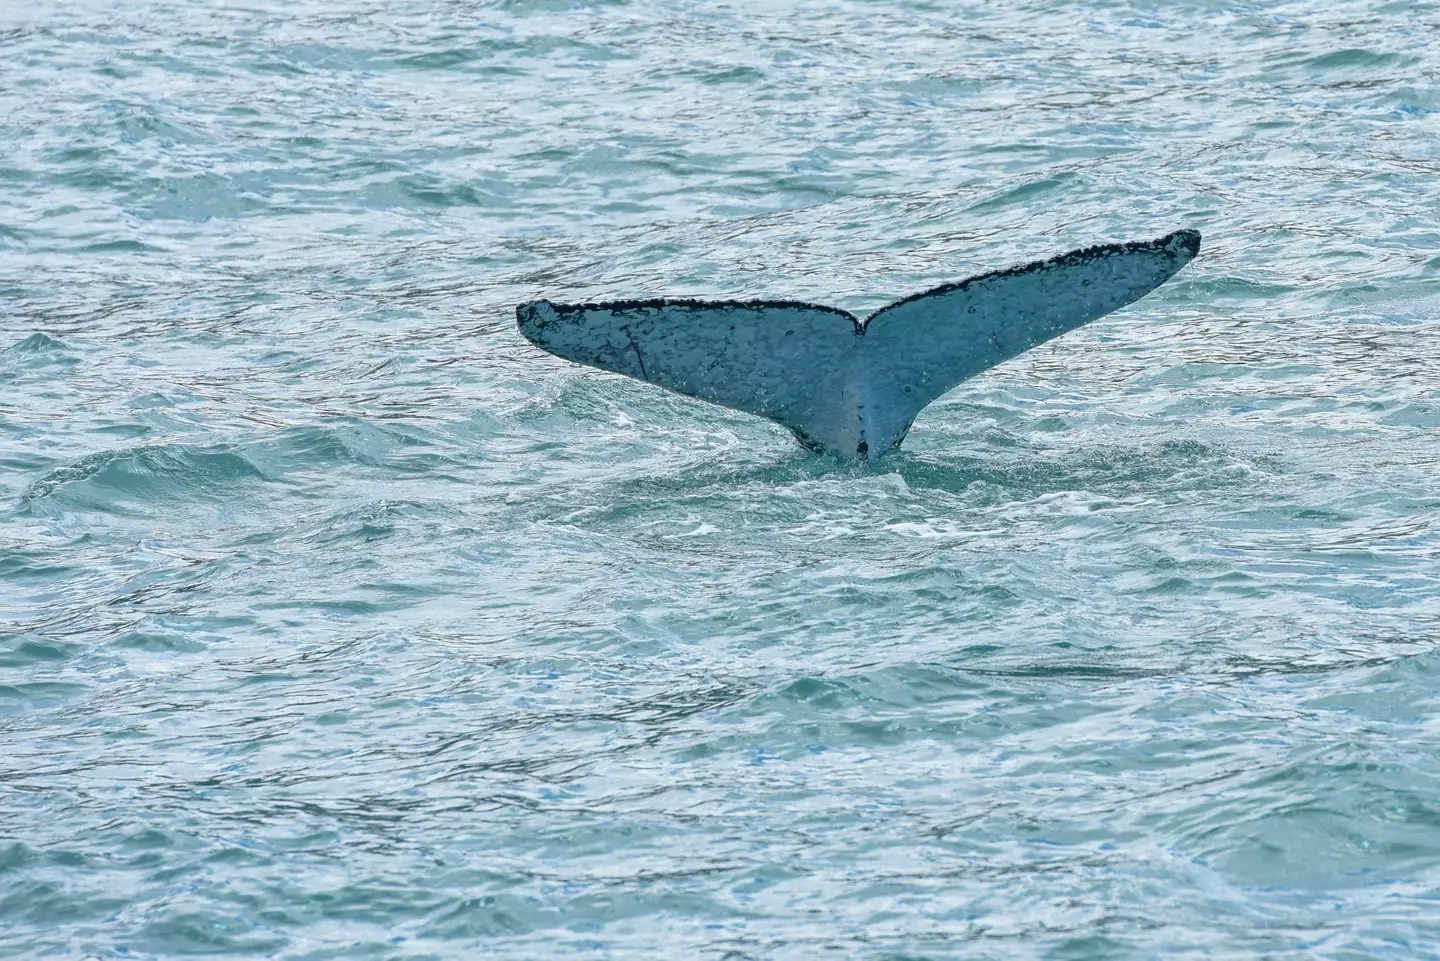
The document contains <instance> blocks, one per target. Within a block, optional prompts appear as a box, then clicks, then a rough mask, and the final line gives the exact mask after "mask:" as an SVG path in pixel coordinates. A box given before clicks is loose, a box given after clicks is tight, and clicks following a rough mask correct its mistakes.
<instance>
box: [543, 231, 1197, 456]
mask: <svg viewBox="0 0 1440 961" xmlns="http://www.w3.org/2000/svg"><path fill="white" fill-rule="evenodd" d="M1199 252H1200V234H1199V232H1198V231H1194V230H1178V231H1176V232H1174V233H1172V234H1168V235H1166V236H1164V237H1161V238H1159V239H1158V240H1151V241H1142V242H1135V243H1126V244H1106V245H1102V246H1098V247H1088V248H1086V249H1084V250H1075V251H1071V252H1070V253H1067V254H1061V255H1060V256H1058V257H1052V258H1051V259H1049V260H1042V261H1037V262H1036V263H1032V264H1026V265H1024V266H1020V267H1011V268H1009V269H1007V270H999V271H995V272H993V273H988V274H981V275H979V276H977V277H971V278H969V279H968V280H963V281H961V282H959V283H955V284H945V285H943V286H940V287H935V288H933V289H931V290H927V291H925V292H924V293H919V294H915V295H914V296H911V297H906V298H904V299H903V300H898V301H896V302H895V303H893V304H890V305H889V306H886V307H882V308H880V309H879V310H877V311H875V312H874V313H873V314H871V315H870V316H869V317H866V318H864V319H863V320H862V319H861V318H859V317H856V316H855V315H854V314H852V313H850V312H849V311H846V310H840V309H839V308H836V307H825V306H822V305H820V304H809V303H804V302H801V301H790V300H749V301H724V300H720V301H709V300H670V299H658V300H622V301H611V302H608V303H599V304H552V303H551V302H550V301H548V300H537V301H534V302H532V303H528V304H521V305H520V306H519V307H517V308H516V310H515V314H516V320H517V322H518V324H519V326H520V332H521V333H522V334H524V335H525V337H526V338H527V339H529V340H530V341H531V342H532V343H534V344H535V345H536V346H537V347H540V348H542V349H544V350H547V351H549V352H550V353H552V354H556V355H558V356H560V357H564V358H566V359H567V360H573V361H575V362H576V363H580V364H587V365H589V366H591V367H598V368H600V369H601V370H608V371H613V372H615V373H618V374H627V375H629V376H631V377H635V378H638V379H640V380H644V381H648V382H649V383H652V384H657V385H659V386H661V387H666V388H669V389H670V390H673V391H678V392H679V393H682V394H687V395H689V396H692V397H699V398H701V399H702V400H708V401H711V402H713V403H716V404H721V405H723V406H725V407H731V408H734V409H736V410H741V411H746V412H748V413H751V414H758V415H760V416H761V417H768V418H770V419H771V420H773V421H776V422H778V423H780V424H782V425H784V426H785V427H788V428H789V429H790V430H791V431H792V432H793V433H794V434H795V436H796V437H798V438H799V439H800V442H801V443H802V444H805V445H806V446H807V447H811V448H815V449H818V450H825V451H829V452H831V453H834V454H837V455H839V456H842V457H846V458H854V459H859V460H867V459H869V458H873V457H878V456H880V455H882V454H884V453H885V452H887V451H890V450H893V449H894V448H895V447H897V446H899V444H900V442H901V441H902V440H904V439H905V434H906V432H907V431H908V430H909V429H910V424H911V423H912V422H913V421H914V420H915V417H916V415H918V414H919V413H920V411H921V410H922V409H923V408H924V407H925V406H926V405H927V404H929V403H930V402H931V401H933V400H935V399H936V398H938V397H939V396H940V395H942V394H944V393H945V392H946V391H948V390H950V389H951V388H952V387H954V386H955V385H957V384H959V383H960V382H961V381H964V380H967V379H968V378H970V377H973V376H975V375H976V374H978V373H981V372H982V371H985V370H988V369H990V368H991V367H994V366H995V365H996V364H999V363H1001V362H1003V361H1006V360H1009V359H1010V358H1012V357H1015V356H1017V355H1019V354H1022V353H1024V352H1025V351H1027V350H1029V349H1030V348H1031V347H1034V346H1035V345H1036V344H1041V343H1044V342H1045V341H1047V340H1050V339H1051V338H1053V337H1058V336H1060V335H1061V334H1063V333H1066V332H1067V331H1071V330H1074V329H1075V328H1076V327H1080V326H1082V325H1084V324H1087V323H1089V322H1090V321H1092V320H1095V319H1097V318H1099V317H1103V316H1105V315H1106V314H1108V313H1110V312H1111V311H1113V310H1117V309H1118V308H1120V307H1123V306H1125V305H1126V304H1128V303H1131V302H1132V301H1135V300H1138V299H1139V298H1141V297H1143V296H1145V295H1146V294H1148V293H1149V292H1150V291H1152V290H1154V289H1155V288H1156V287H1158V286H1160V285H1161V284H1163V283H1164V282H1165V281H1166V280H1168V279H1169V278H1170V277H1171V276H1172V275H1174V274H1175V272H1176V271H1178V270H1179V269H1180V268H1181V267H1183V266H1185V265H1186V264H1187V263H1189V262H1190V261H1191V260H1192V259H1193V258H1194V257H1195V255H1196V254H1198V253H1199Z"/></svg>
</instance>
